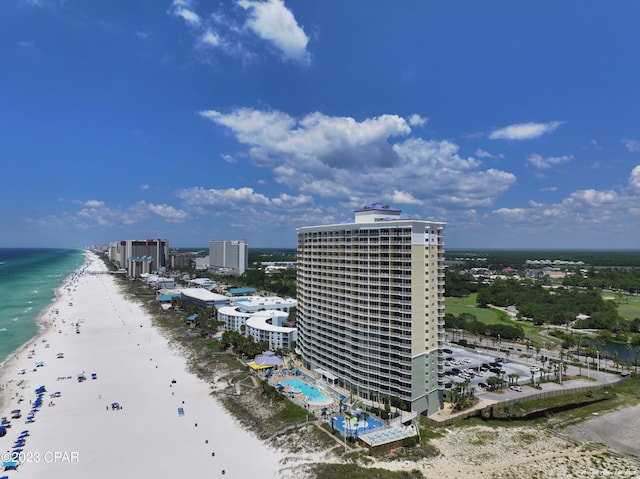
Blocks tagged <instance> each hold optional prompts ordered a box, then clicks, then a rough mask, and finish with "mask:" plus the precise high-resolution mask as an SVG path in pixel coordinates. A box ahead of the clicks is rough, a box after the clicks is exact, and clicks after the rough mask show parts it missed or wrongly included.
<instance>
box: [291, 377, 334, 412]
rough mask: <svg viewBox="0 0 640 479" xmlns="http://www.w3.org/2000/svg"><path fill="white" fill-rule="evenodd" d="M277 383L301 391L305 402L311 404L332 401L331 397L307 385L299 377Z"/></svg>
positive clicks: (326, 403) (324, 404)
mask: <svg viewBox="0 0 640 479" xmlns="http://www.w3.org/2000/svg"><path fill="white" fill-rule="evenodd" d="M278 384H281V385H282V386H288V387H290V388H293V389H295V390H296V391H299V392H301V393H302V394H303V395H304V396H305V398H306V400H307V404H309V405H311V406H327V405H329V404H331V403H332V402H333V400H332V399H331V398H329V397H328V396H327V395H326V394H324V393H323V392H321V391H320V390H319V389H317V388H314V387H313V386H310V385H308V384H307V383H305V382H304V381H301V380H300V379H284V380H283V381H280V382H279V383H278Z"/></svg>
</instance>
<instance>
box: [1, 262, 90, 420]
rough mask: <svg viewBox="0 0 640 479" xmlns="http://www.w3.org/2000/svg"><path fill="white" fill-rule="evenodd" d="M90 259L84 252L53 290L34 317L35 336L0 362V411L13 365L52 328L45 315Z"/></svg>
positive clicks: (6, 395) (10, 379) (6, 397)
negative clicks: (81, 261) (21, 354)
mask: <svg viewBox="0 0 640 479" xmlns="http://www.w3.org/2000/svg"><path fill="white" fill-rule="evenodd" d="M89 259H90V253H89V252H88V251H84V261H83V263H82V264H81V265H80V266H79V267H78V268H76V269H75V270H74V271H73V272H72V273H71V274H69V275H68V276H67V277H66V278H64V280H63V282H62V283H61V284H60V285H59V286H58V287H57V288H55V289H54V297H53V298H52V299H51V301H50V302H49V304H48V305H47V306H46V307H45V308H44V309H43V310H41V311H39V312H38V315H37V316H36V317H35V319H34V322H35V324H36V326H37V330H36V334H35V335H34V336H33V337H32V338H30V339H28V340H27V341H25V342H24V343H23V344H21V345H20V346H18V347H17V348H16V349H14V350H13V351H12V352H11V354H10V355H9V356H7V357H6V358H5V359H4V360H3V361H2V362H0V411H2V410H3V409H4V406H5V404H6V403H7V402H8V401H9V400H10V399H11V398H10V397H9V396H10V393H9V391H8V386H9V385H10V382H13V381H12V380H13V379H14V378H12V377H10V376H11V374H12V373H14V372H15V371H14V370H19V369H16V367H15V363H16V362H17V361H18V360H19V357H20V353H21V352H23V351H28V350H29V348H30V347H33V346H34V345H36V344H37V342H38V339H40V338H43V337H44V336H45V335H46V334H47V333H48V332H49V330H50V329H51V328H53V324H52V322H51V320H49V321H47V319H46V315H47V313H49V314H51V312H52V311H53V310H54V309H55V305H56V304H57V303H58V302H59V301H60V300H61V299H62V297H63V295H64V291H65V288H67V287H68V285H69V282H70V281H72V280H73V278H74V276H76V275H78V274H80V273H81V272H82V270H83V268H85V267H86V266H87V265H88V262H89Z"/></svg>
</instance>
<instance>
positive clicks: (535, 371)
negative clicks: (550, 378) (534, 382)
mask: <svg viewBox="0 0 640 479" xmlns="http://www.w3.org/2000/svg"><path fill="white" fill-rule="evenodd" d="M538 371H540V368H539V367H538V366H531V372H532V373H537V372H538Z"/></svg>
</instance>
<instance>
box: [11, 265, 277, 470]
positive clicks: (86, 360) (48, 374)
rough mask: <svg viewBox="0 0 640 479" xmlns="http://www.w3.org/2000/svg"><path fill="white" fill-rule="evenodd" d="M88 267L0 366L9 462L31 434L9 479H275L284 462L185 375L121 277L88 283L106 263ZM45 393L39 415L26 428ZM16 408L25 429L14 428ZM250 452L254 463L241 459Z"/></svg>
mask: <svg viewBox="0 0 640 479" xmlns="http://www.w3.org/2000/svg"><path fill="white" fill-rule="evenodd" d="M86 259H87V261H88V262H85V263H84V264H83V265H82V266H81V267H80V268H79V269H78V271H76V273H74V274H73V275H71V276H70V277H69V278H67V279H65V281H64V283H63V284H62V285H61V286H60V287H59V288H58V290H56V298H55V299H54V301H53V302H52V304H50V305H49V306H48V307H47V308H46V309H45V310H44V311H43V312H42V313H41V314H40V315H39V324H41V325H42V328H41V330H40V331H39V333H38V335H37V336H36V337H34V338H32V339H31V340H30V341H28V342H27V343H26V344H24V345H23V346H21V347H20V348H19V349H18V350H17V351H16V352H15V354H13V355H12V357H10V358H8V359H7V360H6V361H5V364H3V366H2V372H1V373H0V378H1V383H2V384H3V385H7V387H5V388H4V390H3V391H2V393H1V394H2V400H3V404H2V413H1V415H2V416H5V417H7V418H8V419H9V420H10V421H11V423H12V424H11V426H10V427H9V428H8V429H7V434H6V436H4V437H0V450H1V451H4V453H3V460H4V459H6V458H7V457H8V454H10V452H11V451H12V450H14V449H13V448H12V445H13V444H16V442H15V441H17V440H18V439H19V437H20V433H21V432H22V431H24V430H29V433H28V434H29V436H28V437H26V439H25V444H24V446H23V447H21V448H20V449H21V451H20V453H18V454H17V455H16V457H17V458H19V459H20V461H19V462H20V464H19V465H18V469H19V472H18V473H15V472H13V471H7V472H5V473H6V474H9V477H13V476H12V474H20V475H21V476H22V477H24V474H25V473H27V477H45V476H46V477H48V478H54V479H55V478H58V477H59V478H69V477H92V478H102V477H104V478H107V477H109V478H112V477H114V476H117V477H120V478H126V477H132V478H133V477H150V476H151V475H155V476H159V477H166V476H169V475H173V474H175V475H178V476H187V477H202V476H203V475H205V473H206V475H207V477H212V476H213V477H218V475H222V474H223V471H224V473H225V477H249V476H253V477H279V476H278V470H279V464H280V460H281V459H282V456H281V453H280V452H279V451H277V450H275V449H273V448H271V447H269V446H267V445H266V444H264V443H263V442H261V441H259V440H258V439H257V438H256V437H255V436H253V435H252V434H251V433H250V432H249V431H247V430H246V429H244V428H243V427H242V426H240V425H239V424H238V423H237V421H235V420H234V419H233V418H232V417H231V416H230V415H229V414H228V413H227V411H226V410H225V409H224V408H223V407H222V406H221V405H220V404H219V403H218V401H217V400H216V399H215V398H214V397H212V395H211V394H210V393H211V387H210V385H209V384H207V383H206V382H205V381H202V380H201V379H199V378H197V377H196V376H195V375H193V374H191V373H190V372H188V370H187V364H186V358H185V357H183V356H182V355H180V354H179V353H178V352H176V351H175V350H174V349H173V348H171V347H170V345H169V344H168V340H167V338H166V337H165V336H164V335H163V333H162V332H161V331H159V330H158V329H157V328H155V327H154V326H153V325H152V319H151V317H150V315H149V314H148V313H147V312H145V311H144V309H143V308H142V307H141V305H139V304H136V303H134V302H132V301H130V300H128V299H127V298H126V297H125V296H124V295H123V294H122V292H121V291H120V287H119V285H118V284H117V283H116V281H115V278H113V277H112V276H111V275H109V274H91V273H95V272H99V271H106V266H105V265H104V263H103V262H102V260H100V259H99V258H98V257H97V256H95V255H93V254H91V253H87V256H86ZM56 311H57V313H56ZM22 370H24V371H25V372H24V374H20V373H21V371H22ZM81 375H84V377H85V378H86V379H85V380H82V381H79V380H78V378H79V376H81ZM94 375H95V376H94ZM94 377H95V379H93V378H94ZM41 386H44V387H45V389H46V392H45V393H44V394H42V395H41V398H40V400H39V401H40V402H41V403H42V404H41V405H40V406H39V408H38V409H37V410H36V412H35V413H34V422H30V423H28V424H25V419H26V416H27V414H29V413H30V412H31V411H32V408H33V404H35V402H36V401H38V396H37V394H36V389H38V388H40V387H41ZM20 399H22V400H20ZM115 403H118V407H114V405H115ZM15 409H20V410H21V413H22V417H21V418H20V419H10V417H9V416H10V415H11V411H12V410H15ZM249 453H250V454H251V455H252V457H254V458H255V461H253V460H252V461H246V460H244V458H245V457H246V455H247V454H249Z"/></svg>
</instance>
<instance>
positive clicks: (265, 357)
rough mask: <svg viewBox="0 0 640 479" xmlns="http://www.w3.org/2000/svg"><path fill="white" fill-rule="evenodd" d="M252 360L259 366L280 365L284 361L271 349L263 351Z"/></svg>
mask: <svg viewBox="0 0 640 479" xmlns="http://www.w3.org/2000/svg"><path fill="white" fill-rule="evenodd" d="M253 362H254V363H255V364H257V365H259V366H282V365H283V364H284V361H283V360H282V358H281V357H279V356H277V355H276V353H274V352H273V351H265V352H264V354H261V355H259V356H256V358H255V359H254V360H253Z"/></svg>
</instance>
